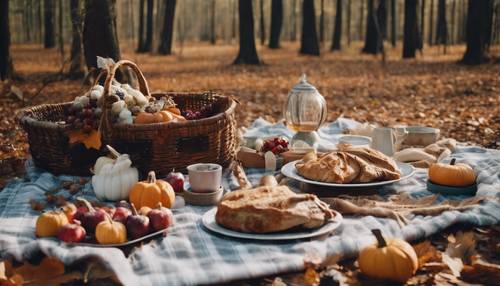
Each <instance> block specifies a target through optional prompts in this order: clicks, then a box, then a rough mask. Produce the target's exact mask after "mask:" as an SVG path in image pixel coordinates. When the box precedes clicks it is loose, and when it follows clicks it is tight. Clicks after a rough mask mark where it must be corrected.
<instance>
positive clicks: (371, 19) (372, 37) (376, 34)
mask: <svg viewBox="0 0 500 286" xmlns="http://www.w3.org/2000/svg"><path fill="white" fill-rule="evenodd" d="M379 7H380V3H379V5H378V8H379ZM378 8H377V9H375V7H374V0H368V15H367V18H366V34H365V45H364V47H363V50H362V52H363V53H367V54H373V55H376V54H378V53H379V52H381V51H382V41H383V39H382V33H381V31H380V26H379V23H378V16H377V15H378Z"/></svg>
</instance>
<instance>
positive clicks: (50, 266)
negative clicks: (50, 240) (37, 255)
mask: <svg viewBox="0 0 500 286" xmlns="http://www.w3.org/2000/svg"><path fill="white" fill-rule="evenodd" d="M64 271H65V268H64V264H63V263H62V262H61V261H59V260H58V259H57V258H54V257H45V258H44V259H43V260H42V262H40V264H39V265H32V264H30V263H28V262H25V263H24V264H23V265H21V266H19V267H17V268H15V269H14V272H15V274H18V275H20V276H21V277H22V279H23V280H24V281H46V280H49V279H52V278H54V277H57V276H60V275H62V274H64Z"/></svg>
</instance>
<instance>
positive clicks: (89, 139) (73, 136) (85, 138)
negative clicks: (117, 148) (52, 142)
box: [68, 130, 102, 150]
mask: <svg viewBox="0 0 500 286" xmlns="http://www.w3.org/2000/svg"><path fill="white" fill-rule="evenodd" d="M68 136H69V144H75V143H83V144H84V145H85V147H86V148H87V149H90V148H94V149H96V150H99V149H100V148H101V145H102V142H101V132H100V131H98V130H92V131H91V132H90V133H85V132H83V131H71V132H69V134H68Z"/></svg>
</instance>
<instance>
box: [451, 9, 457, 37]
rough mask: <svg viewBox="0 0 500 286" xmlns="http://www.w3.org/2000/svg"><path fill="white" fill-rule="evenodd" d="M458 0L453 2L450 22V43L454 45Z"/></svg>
mask: <svg viewBox="0 0 500 286" xmlns="http://www.w3.org/2000/svg"><path fill="white" fill-rule="evenodd" d="M456 4H457V3H456V1H455V0H452V3H451V23H450V28H451V30H450V43H451V44H452V45H453V44H455V43H456V37H455V36H456V33H455V31H456V29H455V28H456V23H455V13H456V12H457V5H456Z"/></svg>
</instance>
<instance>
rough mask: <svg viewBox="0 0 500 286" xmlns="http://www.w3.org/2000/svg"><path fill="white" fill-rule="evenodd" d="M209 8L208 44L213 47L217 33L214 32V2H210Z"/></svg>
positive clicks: (213, 0)
mask: <svg viewBox="0 0 500 286" xmlns="http://www.w3.org/2000/svg"><path fill="white" fill-rule="evenodd" d="M211 4H212V5H211V7H210V14H211V15H210V44H212V45H215V42H216V41H217V33H216V32H215V7H216V3H215V0H212V3H211Z"/></svg>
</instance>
